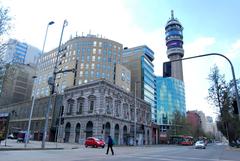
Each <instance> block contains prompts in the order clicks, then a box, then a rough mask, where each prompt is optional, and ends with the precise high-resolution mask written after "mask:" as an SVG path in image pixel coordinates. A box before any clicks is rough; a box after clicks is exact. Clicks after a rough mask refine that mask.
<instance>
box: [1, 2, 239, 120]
mask: <svg viewBox="0 0 240 161" xmlns="http://www.w3.org/2000/svg"><path fill="white" fill-rule="evenodd" d="M0 5H1V6H2V5H3V6H4V7H8V8H9V9H10V16H12V17H13V20H12V24H13V26H14V28H13V29H12V30H11V32H10V33H9V37H11V38H16V39H18V40H20V41H24V42H27V43H29V44H31V45H33V46H35V47H37V48H39V49H40V50H42V47H43V41H44V36H45V32H46V28H47V24H48V22H50V21H54V22H55V24H53V25H52V26H49V29H48V35H47V40H46V45H45V50H44V51H45V52H47V51H49V50H51V49H54V48H56V47H58V44H59V40H60V34H61V29H62V25H63V21H64V20H65V19H66V20H67V21H68V26H67V27H65V30H64V34H63V42H66V41H67V40H69V38H70V37H71V36H76V35H79V36H80V35H86V34H88V33H91V34H95V35H99V36H100V35H101V36H102V37H105V38H108V39H111V40H114V41H117V42H119V43H122V44H123V46H124V47H129V48H130V47H135V46H139V45H147V46H148V47H149V48H151V49H152V50H153V51H154V53H155V60H154V61H153V64H154V70H155V74H156V75H157V76H162V63H163V62H165V61H168V58H167V55H166V50H167V49H166V45H165V30H164V28H165V25H166V22H167V20H169V18H170V16H171V10H174V16H175V17H176V18H178V20H179V21H180V22H181V24H182V25H183V27H184V30H183V36H184V38H183V40H184V45H183V48H184V50H185V55H184V57H190V56H195V55H201V54H207V53H220V54H223V55H225V56H227V57H228V58H229V59H230V60H231V61H232V64H233V66H234V69H235V75H236V78H240V32H239V26H240V21H239V15H240V10H239V6H240V1H238V0H229V1H219V0H211V1H209V0H201V1H190V0H181V1H180V0H171V1H169V0H38V1H37V0H21V1H19V0H0ZM214 65H217V66H218V67H219V69H220V72H221V74H224V75H225V78H226V80H230V79H232V72H231V68H230V65H229V63H228V62H227V61H226V60H225V59H224V58H222V57H219V56H210V57H203V58H197V59H191V60H185V61H183V73H184V82H185V93H186V109H187V110H199V111H200V110H201V111H203V112H204V113H205V115H208V116H212V117H213V118H215V117H216V112H217V109H216V108H214V107H213V106H212V105H211V104H209V102H207V99H206V97H207V95H208V88H209V86H210V84H209V81H208V79H207V78H208V74H209V73H210V69H211V68H212V67H213V66H214Z"/></svg>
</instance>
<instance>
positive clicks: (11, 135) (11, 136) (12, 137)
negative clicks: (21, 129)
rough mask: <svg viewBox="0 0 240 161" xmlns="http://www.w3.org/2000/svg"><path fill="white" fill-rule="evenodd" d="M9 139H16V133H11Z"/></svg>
mask: <svg viewBox="0 0 240 161" xmlns="http://www.w3.org/2000/svg"><path fill="white" fill-rule="evenodd" d="M8 139H16V138H14V135H13V134H9V135H8Z"/></svg>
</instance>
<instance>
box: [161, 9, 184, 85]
mask: <svg viewBox="0 0 240 161" xmlns="http://www.w3.org/2000/svg"><path fill="white" fill-rule="evenodd" d="M182 31H183V27H182V25H181V23H180V22H179V21H178V20H177V19H176V18H175V17H174V13H173V10H172V11H171V18H170V20H168V22H167V24H166V27H165V34H166V46H167V56H168V58H169V59H170V61H172V60H176V59H181V58H182V57H183V56H184V50H183V34H182ZM170 68H171V77H174V78H176V79H178V80H182V81H183V69H182V61H176V62H172V63H171V66H170Z"/></svg>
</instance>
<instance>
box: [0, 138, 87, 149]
mask: <svg viewBox="0 0 240 161" xmlns="http://www.w3.org/2000/svg"><path fill="white" fill-rule="evenodd" d="M24 144H25V143H18V142H17V140H15V139H13V140H12V139H7V142H6V146H5V140H4V141H2V142H1V144H0V150H1V151H3V150H30V149H31V150H40V149H41V144H42V142H41V141H29V143H28V144H27V148H25V147H24ZM81 147H84V146H83V145H80V144H70V143H55V142H46V143H45V148H46V149H48V150H51V149H78V148H81Z"/></svg>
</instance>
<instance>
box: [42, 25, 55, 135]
mask: <svg viewBox="0 0 240 161" xmlns="http://www.w3.org/2000/svg"><path fill="white" fill-rule="evenodd" d="M53 24H54V21H50V22H49V23H48V25H47V29H46V34H45V38H44V41H43V48H42V54H43V53H44V48H45V44H46V39H47V33H48V27H49V26H50V25H53ZM44 129H45V128H44ZM45 135H46V134H45V131H44V132H43V140H44V137H46V136H45Z"/></svg>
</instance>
